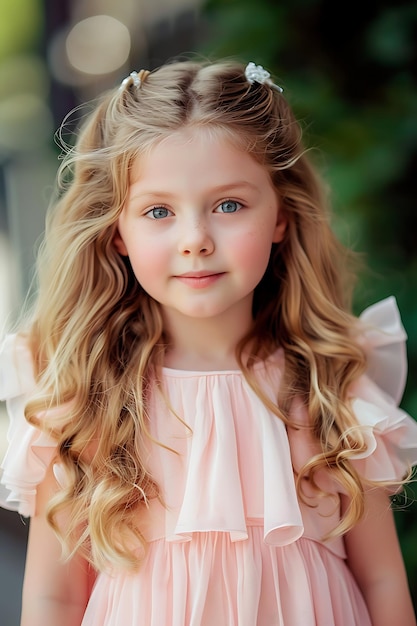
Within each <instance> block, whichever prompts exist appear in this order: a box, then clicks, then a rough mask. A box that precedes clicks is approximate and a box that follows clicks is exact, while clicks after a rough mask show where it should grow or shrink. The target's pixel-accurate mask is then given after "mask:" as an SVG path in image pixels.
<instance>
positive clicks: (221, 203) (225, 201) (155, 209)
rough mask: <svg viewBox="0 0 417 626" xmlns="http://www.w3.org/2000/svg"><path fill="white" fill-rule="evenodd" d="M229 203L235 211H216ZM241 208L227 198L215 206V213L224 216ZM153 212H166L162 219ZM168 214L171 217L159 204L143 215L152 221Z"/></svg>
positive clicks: (167, 210) (239, 204) (168, 210)
mask: <svg viewBox="0 0 417 626" xmlns="http://www.w3.org/2000/svg"><path fill="white" fill-rule="evenodd" d="M229 203H230V204H236V205H237V208H236V210H235V211H218V210H217V209H219V208H220V207H221V206H222V205H224V204H229ZM242 207H243V204H242V203H241V202H238V201H237V200H232V199H231V198H228V199H227V200H222V202H220V203H219V204H218V205H217V206H216V209H215V213H225V214H226V213H237V211H239V210H240V209H241V208H242ZM155 211H165V212H166V215H164V216H163V217H161V216H159V217H155V213H154V212H155ZM169 214H171V215H172V211H171V210H170V209H168V208H167V207H165V206H163V205H162V204H161V205H157V206H154V207H152V209H149V211H147V212H146V213H145V215H146V216H147V217H149V218H150V219H153V220H158V219H163V218H164V217H168V216H169Z"/></svg>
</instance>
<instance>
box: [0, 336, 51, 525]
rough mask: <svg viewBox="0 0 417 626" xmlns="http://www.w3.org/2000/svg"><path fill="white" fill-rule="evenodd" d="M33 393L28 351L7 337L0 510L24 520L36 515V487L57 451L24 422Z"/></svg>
mask: <svg viewBox="0 0 417 626" xmlns="http://www.w3.org/2000/svg"><path fill="white" fill-rule="evenodd" d="M34 389H35V380H34V375H33V365H32V357H31V353H30V350H29V348H28V346H27V345H26V343H25V341H24V340H23V339H22V338H20V337H18V336H17V335H7V336H6V337H5V339H4V341H3V344H2V346H1V348H0V400H5V401H6V407H7V412H8V415H9V419H10V424H9V429H8V433H7V442H8V448H7V451H6V454H5V457H4V459H3V462H2V465H1V468H2V476H1V480H0V506H2V507H3V508H6V509H9V510H13V511H18V512H19V513H20V514H21V515H23V516H25V517H29V516H32V515H33V514H34V512H35V499H36V488H37V485H39V483H40V482H41V481H42V480H43V478H44V476H45V473H46V469H47V467H48V466H49V464H50V462H51V460H52V458H53V456H54V453H55V450H56V443H55V441H54V440H52V439H51V438H50V437H48V436H47V435H46V434H45V433H43V432H41V431H39V430H38V429H37V428H35V427H34V426H31V425H30V424H28V422H27V421H26V419H25V415H24V408H25V404H26V402H27V399H28V396H29V394H30V393H31V392H33V391H34Z"/></svg>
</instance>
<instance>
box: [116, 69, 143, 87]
mask: <svg viewBox="0 0 417 626" xmlns="http://www.w3.org/2000/svg"><path fill="white" fill-rule="evenodd" d="M149 74H150V72H149V71H148V70H140V72H130V74H129V76H127V77H126V78H124V79H123V80H122V82H121V84H120V87H119V90H120V91H125V90H126V89H129V87H131V86H132V85H133V87H135V89H139V88H140V86H141V85H142V84H143V83H144V82H145V80H146V79H147V77H148V76H149Z"/></svg>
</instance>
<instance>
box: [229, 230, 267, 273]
mask: <svg viewBox="0 0 417 626" xmlns="http://www.w3.org/2000/svg"><path fill="white" fill-rule="evenodd" d="M271 247H272V235H271V234H267V233H266V232H265V231H263V230H261V231H259V230H256V231H255V230H254V231H252V232H249V233H246V235H245V236H244V237H240V238H236V240H235V241H234V242H233V243H232V245H231V249H230V252H231V254H233V256H234V259H235V262H236V264H238V265H239V266H240V267H241V268H242V270H243V269H244V270H245V271H246V272H247V273H248V274H249V275H255V276H256V275H259V274H261V276H263V274H264V272H265V270H266V267H267V265H268V261H269V257H270V254H271Z"/></svg>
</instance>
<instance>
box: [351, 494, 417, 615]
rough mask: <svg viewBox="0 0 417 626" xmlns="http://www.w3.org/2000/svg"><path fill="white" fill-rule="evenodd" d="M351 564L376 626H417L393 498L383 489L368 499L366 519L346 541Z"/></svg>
mask: <svg viewBox="0 0 417 626" xmlns="http://www.w3.org/2000/svg"><path fill="white" fill-rule="evenodd" d="M345 541H346V550H347V555H348V564H349V566H350V569H351V571H352V573H353V575H354V576H355V578H356V580H357V582H358V585H359V587H360V589H361V590H362V593H363V596H364V598H365V602H366V604H367V606H368V610H369V613H370V616H371V620H372V624H374V625H375V626H392V624H401V626H416V618H415V614H414V609H413V605H412V601H411V596H410V592H409V587H408V580H407V574H406V570H405V566H404V562H403V558H402V553H401V549H400V545H399V541H398V536H397V531H396V527H395V521H394V515H393V512H392V510H391V508H390V501H389V497H388V495H387V493H386V491H385V490H383V489H373V490H369V491H368V492H367V494H366V496H365V515H364V518H363V519H362V520H361V521H360V522H359V524H357V525H356V526H355V527H354V528H353V529H352V530H350V531H349V533H347V535H346V537H345Z"/></svg>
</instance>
